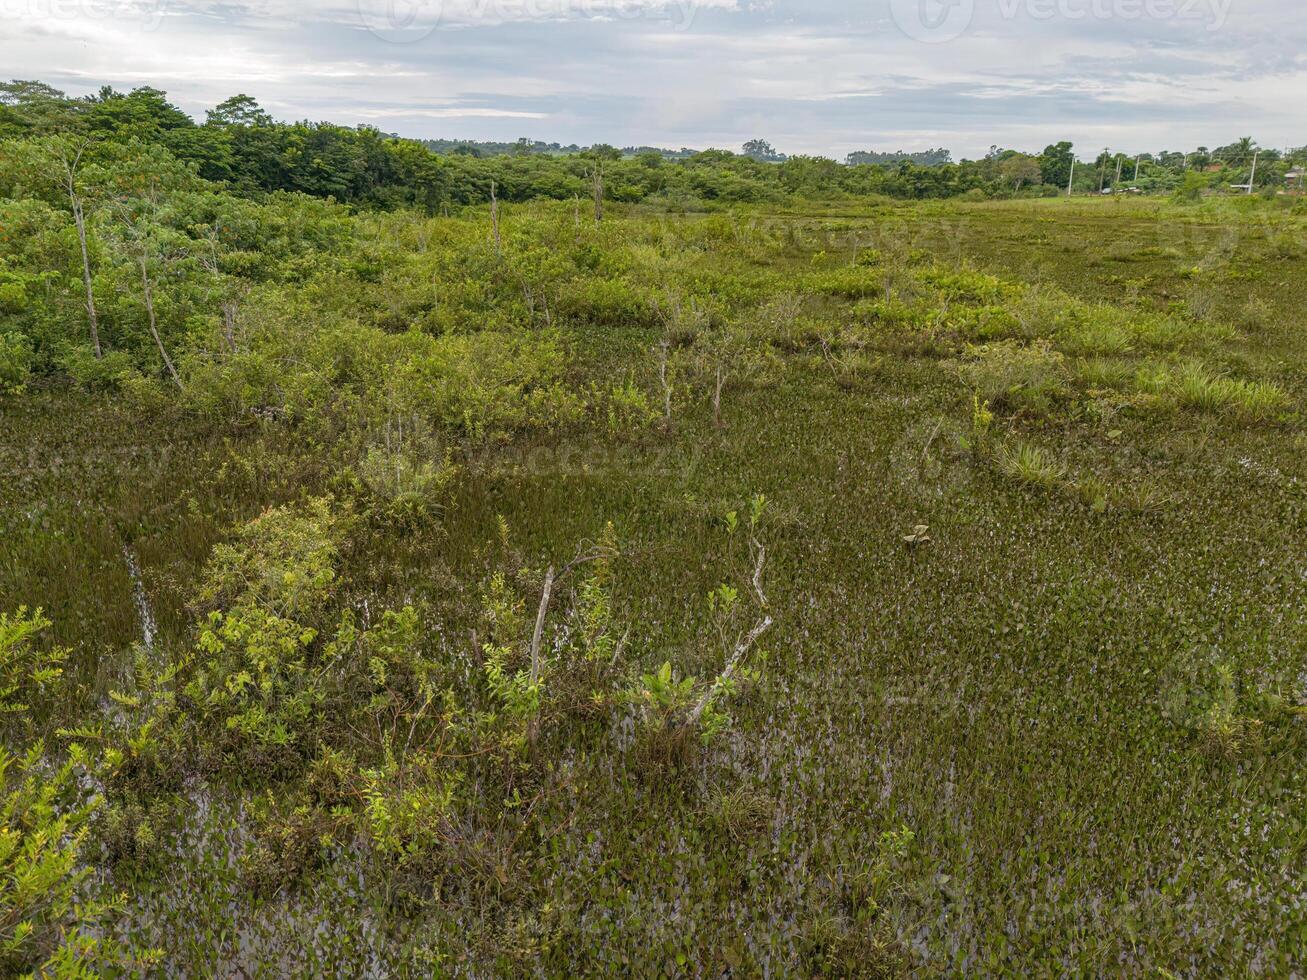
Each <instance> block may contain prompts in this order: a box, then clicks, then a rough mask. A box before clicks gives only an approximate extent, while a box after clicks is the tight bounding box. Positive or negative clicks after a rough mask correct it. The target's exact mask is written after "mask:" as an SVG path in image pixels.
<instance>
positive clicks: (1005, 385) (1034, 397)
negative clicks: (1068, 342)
mask: <svg viewBox="0 0 1307 980" xmlns="http://www.w3.org/2000/svg"><path fill="white" fill-rule="evenodd" d="M967 355H968V357H969V359H970V360H969V361H968V362H967V363H964V364H963V366H962V369H961V373H962V379H963V381H965V382H966V384H967V385H968V386H969V387H970V388H971V389H972V390H973V391H974V392H975V393H976V394H978V395H979V397H980V400H981V401H984V402H989V403H991V404H992V405H993V406H994V407H995V408H996V409H1003V410H1007V411H1027V412H1030V413H1031V414H1034V415H1046V414H1048V413H1049V412H1051V411H1052V409H1053V408H1054V406H1055V405H1056V403H1057V402H1058V401H1060V400H1061V399H1063V398H1065V397H1066V396H1067V395H1068V394H1069V391H1068V388H1067V383H1066V367H1065V358H1064V357H1063V356H1062V355H1061V354H1060V353H1058V352H1057V351H1056V350H1054V349H1053V347H1052V345H1051V344H1050V343H1049V342H1048V341H1036V342H1035V343H1033V344H1029V345H1022V344H1018V343H1015V342H1013V341H1003V342H1000V343H995V344H984V345H981V346H969V347H968V348H967Z"/></svg>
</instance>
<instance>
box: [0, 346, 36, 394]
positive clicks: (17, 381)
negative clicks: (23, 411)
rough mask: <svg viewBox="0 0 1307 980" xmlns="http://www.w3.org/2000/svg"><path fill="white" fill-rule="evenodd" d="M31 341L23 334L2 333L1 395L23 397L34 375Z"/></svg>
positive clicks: (0, 348) (0, 357)
mask: <svg viewBox="0 0 1307 980" xmlns="http://www.w3.org/2000/svg"><path fill="white" fill-rule="evenodd" d="M34 362H35V356H34V354H33V352H32V344H31V341H29V340H28V339H27V337H25V336H24V335H23V334H21V333H7V334H6V333H0V395H4V394H11V395H21V394H22V393H23V389H24V388H25V387H26V386H27V379H28V376H29V375H30V374H31V373H32V365H33V363H34Z"/></svg>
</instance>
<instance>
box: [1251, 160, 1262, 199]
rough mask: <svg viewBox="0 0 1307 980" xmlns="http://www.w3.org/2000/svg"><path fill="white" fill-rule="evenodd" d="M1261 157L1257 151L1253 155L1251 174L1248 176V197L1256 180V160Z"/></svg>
mask: <svg viewBox="0 0 1307 980" xmlns="http://www.w3.org/2000/svg"><path fill="white" fill-rule="evenodd" d="M1261 155H1262V154H1261V151H1260V150H1258V151H1257V152H1256V153H1254V154H1253V172H1252V173H1251V174H1249V175H1248V193H1249V194H1250V195H1251V194H1252V192H1253V186H1254V183H1255V181H1256V180H1257V158H1258V157H1259V156H1261Z"/></svg>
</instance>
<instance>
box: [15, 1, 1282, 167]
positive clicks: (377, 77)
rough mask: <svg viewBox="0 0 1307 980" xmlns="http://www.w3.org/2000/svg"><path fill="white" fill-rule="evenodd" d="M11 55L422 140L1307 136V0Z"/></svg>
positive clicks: (290, 4)
mask: <svg viewBox="0 0 1307 980" xmlns="http://www.w3.org/2000/svg"><path fill="white" fill-rule="evenodd" d="M0 66H4V67H3V68H2V69H0V71H2V72H3V73H4V74H6V75H8V76H10V77H14V78H32V79H39V80H41V81H45V82H48V83H50V84H52V85H54V86H55V87H57V88H60V89H63V90H64V91H66V92H68V93H69V94H74V95H76V94H83V93H86V92H91V91H94V90H96V89H98V88H99V87H100V86H101V85H106V84H108V85H113V86H114V87H116V88H122V89H129V88H133V87H136V86H140V85H150V86H153V87H155V88H160V89H163V90H165V91H166V92H168V93H169V96H170V97H171V99H172V101H174V102H175V103H176V104H178V105H179V106H181V107H182V108H183V109H185V110H186V111H188V112H190V113H192V114H193V115H195V116H196V117H197V118H199V119H203V116H204V111H205V110H206V109H207V108H210V107H212V106H213V105H216V104H217V103H218V102H220V101H222V100H223V99H225V98H227V97H228V96H230V95H233V94H236V93H245V94H249V95H252V96H254V97H255V98H256V99H258V100H259V102H260V103H261V104H262V105H263V106H264V108H266V109H267V110H268V111H269V112H271V113H272V114H273V115H274V116H275V117H277V118H279V119H312V120H327V121H331V122H336V123H341V124H345V125H356V124H361V123H366V124H370V125H374V126H377V127H378V128H380V129H382V130H384V131H386V132H394V133H398V134H400V135H403V136H411V137H417V138H457V139H490V140H513V139H517V138H519V137H523V136H525V137H529V138H531V139H540V140H544V141H546V142H560V143H563V144H568V143H578V144H582V145H586V144H590V143H594V142H606V143H612V144H615V145H618V146H633V145H636V146H638V145H651V146H664V147H671V148H679V147H682V146H687V147H694V148H699V149H702V148H706V147H709V146H715V147H723V148H728V149H738V148H739V146H740V145H741V144H742V143H743V142H744V141H745V140H748V139H751V138H755V137H760V138H764V139H767V140H769V141H771V143H772V144H774V145H775V147H776V148H777V149H778V150H780V151H782V152H786V153H791V154H794V153H810V154H819V155H824V156H832V157H835V158H837V159H842V158H843V157H844V155H845V154H847V153H849V152H850V151H853V150H860V149H877V150H899V149H906V150H920V149H927V148H931V147H937V146H944V147H947V148H949V149H951V150H952V151H953V153H954V157H955V158H958V159H960V158H962V157H972V158H974V157H977V156H981V155H983V154H984V153H985V152H986V151H987V150H988V149H989V148H990V146H992V145H995V144H997V145H999V146H1003V147H1012V148H1016V149H1021V150H1027V151H1032V152H1037V151H1039V150H1041V149H1043V147H1044V146H1045V145H1047V144H1048V143H1051V142H1055V141H1057V140H1062V139H1067V140H1071V141H1073V142H1074V143H1075V144H1076V148H1077V151H1078V152H1079V153H1080V154H1081V155H1082V156H1088V155H1096V154H1097V153H1098V152H1099V151H1100V150H1102V149H1104V148H1107V147H1110V148H1111V149H1112V150H1114V151H1121V152H1127V153H1135V152H1144V151H1152V152H1156V151H1158V150H1161V149H1185V148H1192V147H1194V146H1198V145H1206V146H1210V147H1216V146H1219V145H1222V144H1225V143H1229V142H1232V141H1233V140H1235V139H1237V138H1238V137H1240V136H1252V137H1254V138H1255V139H1257V140H1258V141H1259V142H1260V143H1261V144H1262V145H1264V146H1278V147H1284V146H1290V145H1292V146H1301V145H1303V144H1307V3H1304V2H1303V0H0Z"/></svg>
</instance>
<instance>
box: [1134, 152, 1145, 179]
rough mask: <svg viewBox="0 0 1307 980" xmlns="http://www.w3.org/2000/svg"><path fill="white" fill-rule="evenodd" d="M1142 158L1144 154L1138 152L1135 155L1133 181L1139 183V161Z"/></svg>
mask: <svg viewBox="0 0 1307 980" xmlns="http://www.w3.org/2000/svg"><path fill="white" fill-rule="evenodd" d="M1143 158H1144V155H1143V154H1142V153H1141V154H1139V156H1137V157H1135V179H1134V182H1135V183H1136V184H1137V183H1139V161H1140V160H1142V159H1143Z"/></svg>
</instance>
